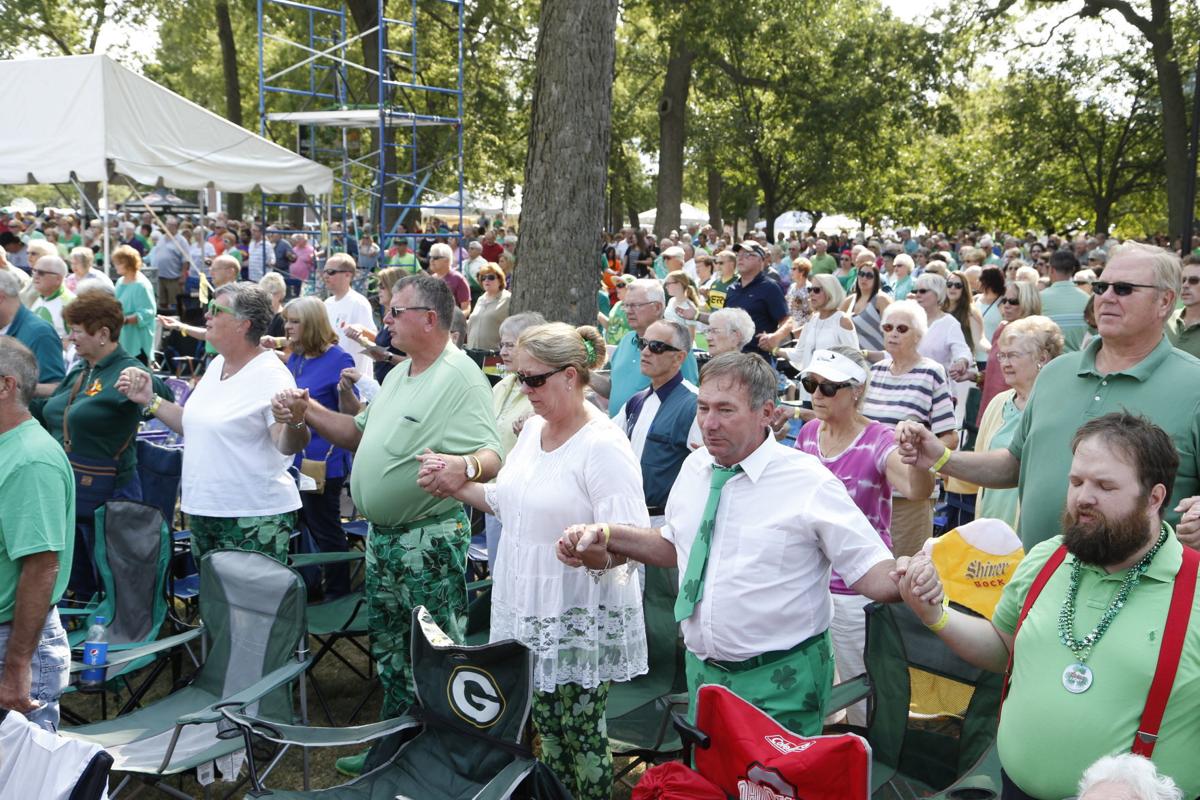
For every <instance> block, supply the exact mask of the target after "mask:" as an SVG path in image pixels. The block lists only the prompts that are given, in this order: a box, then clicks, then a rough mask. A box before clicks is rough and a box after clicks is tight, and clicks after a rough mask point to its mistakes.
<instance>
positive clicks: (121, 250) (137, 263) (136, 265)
mask: <svg viewBox="0 0 1200 800" xmlns="http://www.w3.org/2000/svg"><path fill="white" fill-rule="evenodd" d="M111 258H112V262H113V266H116V265H117V264H124V265H125V267H126V268H128V269H134V270H138V271H141V269H142V256H141V254H140V253H138V251H137V250H134V249H133V248H132V247H130V246H129V245H127V244H123V245H121V246H120V247H118V248H117V249H116V250H113V251H112V256H111Z"/></svg>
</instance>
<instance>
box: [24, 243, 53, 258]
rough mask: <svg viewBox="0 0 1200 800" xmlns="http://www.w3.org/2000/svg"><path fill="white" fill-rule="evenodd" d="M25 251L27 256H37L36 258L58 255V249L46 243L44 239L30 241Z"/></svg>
mask: <svg viewBox="0 0 1200 800" xmlns="http://www.w3.org/2000/svg"><path fill="white" fill-rule="evenodd" d="M25 250H26V251H27V252H28V253H29V255H31V256H37V257H38V258H45V257H46V256H56V255H58V248H57V247H55V246H54V244H53V243H52V242H48V241H46V240H45V239H31V240H30V241H29V244H27V245H25Z"/></svg>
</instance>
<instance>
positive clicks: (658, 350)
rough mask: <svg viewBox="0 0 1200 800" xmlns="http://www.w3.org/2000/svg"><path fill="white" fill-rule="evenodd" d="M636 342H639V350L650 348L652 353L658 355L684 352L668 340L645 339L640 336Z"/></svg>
mask: <svg viewBox="0 0 1200 800" xmlns="http://www.w3.org/2000/svg"><path fill="white" fill-rule="evenodd" d="M636 344H637V349H638V350H649V351H650V352H651V353H654V355H656V356H659V355H662V354H663V353H682V352H683V351H682V350H680V349H679V348H678V347H675V346H674V345H670V344H667V343H666V342H660V341H658V340H657V339H643V338H642V337H640V336H639V337H638V338H637V342H636Z"/></svg>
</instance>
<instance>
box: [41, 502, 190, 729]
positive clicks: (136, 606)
mask: <svg viewBox="0 0 1200 800" xmlns="http://www.w3.org/2000/svg"><path fill="white" fill-rule="evenodd" d="M94 554H95V562H96V569H97V571H98V572H99V574H100V582H101V585H102V587H103V593H102V594H101V595H100V596H98V597H97V598H96V600H95V601H94V602H93V603H91V604H89V606H88V607H87V608H84V609H65V608H64V609H59V613H60V614H61V615H63V616H64V617H67V618H70V617H81V618H82V619H83V622H82V624H81V625H80V626H79V627H77V628H75V629H74V630H71V631H69V632H68V634H67V640H68V642H69V643H70V645H71V648H72V650H74V651H77V652H76V654H75V655H76V657H79V655H80V653H79V652H78V651H81V650H82V647H83V642H84V640H85V639H86V638H87V632H88V628H89V627H90V626H91V625H92V623H93V622H94V621H95V619H96V617H97V616H102V617H104V618H105V620H106V621H107V622H106V624H107V628H108V648H109V652H114V653H115V652H122V651H125V650H129V649H132V648H136V647H141V646H143V645H146V644H149V643H151V642H153V641H155V640H156V639H157V638H158V637H159V634H160V633H161V631H162V627H163V622H165V621H166V617H167V598H166V582H167V569H168V565H169V563H170V557H171V537H170V534H169V532H168V530H167V524H166V523H165V522H163V518H162V514H160V513H159V510H158V509H157V508H156V507H154V506H151V505H146V504H145V503H138V502H135V501H133V500H109V501H108V502H106V503H105V504H104V505H103V506H101V507H100V508H98V509H96V544H95V551H94ZM158 655H159V654H154V655H147V656H146V657H144V658H141V659H138V660H136V661H129V662H126V663H124V664H122V665H121V666H120V667H116V668H114V669H112V670H110V671H109V672H108V674H107V676H106V685H107V686H108V687H113V686H114V682H115V681H116V680H117V679H118V678H119V679H121V681H122V683H123V684H124V686H125V688H126V689H128V691H129V695H130V696H129V699H128V700H127V701H126V703H125V705H124V706H122V708H121V710H120V711H118V712H117V713H118V714H124V713H125V712H127V711H129V710H130V709H131V708H133V707H135V706H136V705H137V704H138V703H139V702H141V699H142V697H143V695H145V693H146V691H147V690H148V689H149V688H150V686H151V684H153V683H154V680H155V678H157V677H158V675H159V673H161V672H162V670H163V668H164V667H165V666H166V665H167V663H168V662H167V661H165V660H160V661H159V662H158V663H157V664H156V665H155V667H154V669H153V670H151V672H150V673H149V674H148V675H146V676H144V677H142V679H141V680H140V682H139V684H138V686H137V687H136V688H135V687H134V686H133V685H132V684H131V683H130V681H129V678H130V677H131V675H132V673H134V672H136V671H137V670H139V669H141V668H143V667H145V666H148V665H149V664H151V663H152V662H154V661H155V660H156V659H157V656H158ZM74 688H75V687H73V686H72V687H69V690H73V689H74ZM64 714H65V715H68V716H70V712H69V710H67V709H64ZM101 715H102V716H108V708H107V694H106V693H102V695H101ZM74 721H80V722H81V721H82V720H79V719H77V718H76V719H75V720H74Z"/></svg>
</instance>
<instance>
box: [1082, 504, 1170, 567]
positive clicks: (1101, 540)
mask: <svg viewBox="0 0 1200 800" xmlns="http://www.w3.org/2000/svg"><path fill="white" fill-rule="evenodd" d="M1148 499H1149V498H1148V497H1145V496H1143V497H1140V498H1139V499H1138V502H1137V503H1136V504H1135V506H1134V510H1133V511H1131V512H1129V513H1128V514H1126V515H1124V516H1122V517H1118V518H1116V519H1109V518H1108V517H1106V516H1104V515H1103V514H1101V513H1100V512H1099V511H1092V512H1090V513H1091V514H1092V516H1093V517H1094V518H1095V519H1094V521H1092V522H1086V523H1084V522H1080V521H1079V520H1078V518H1077V517H1076V516H1075V514H1074V513H1072V512H1071V510H1070V509H1067V510H1066V511H1064V512H1063V517H1062V531H1063V544H1064V545H1065V546H1066V548H1067V552H1069V553H1070V554H1071V555H1073V556H1075V557H1076V558H1077V559H1079V560H1080V561H1082V562H1083V563H1085V564H1092V565H1095V566H1098V567H1110V566H1112V565H1114V564H1120V563H1122V562H1124V561H1127V560H1128V559H1129V557H1130V556H1132V555H1133V554H1134V553H1136V552H1137V551H1138V550H1140V549H1141V548H1143V547H1145V546H1146V543H1147V542H1148V541H1149V540H1150V538H1151V537H1152V536H1153V534H1148V533H1147V531H1146V501H1147V500H1148Z"/></svg>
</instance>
